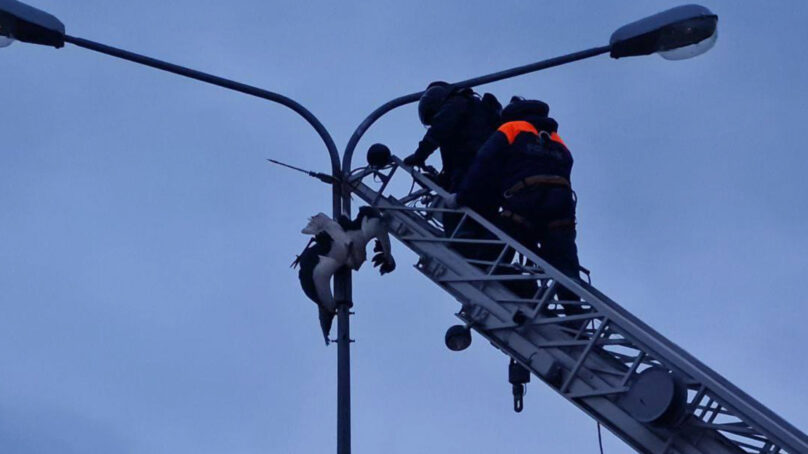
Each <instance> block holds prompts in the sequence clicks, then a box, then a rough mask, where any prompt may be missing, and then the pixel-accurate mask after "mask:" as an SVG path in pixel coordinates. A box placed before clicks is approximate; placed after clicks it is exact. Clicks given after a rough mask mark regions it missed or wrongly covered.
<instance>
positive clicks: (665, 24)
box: [609, 5, 718, 60]
mask: <svg viewBox="0 0 808 454" xmlns="http://www.w3.org/2000/svg"><path fill="white" fill-rule="evenodd" d="M717 26H718V16H716V15H715V14H713V13H712V12H711V11H710V10H709V9H707V8H705V7H703V6H700V5H684V6H677V7H676V8H671V9H669V10H667V11H663V12H661V13H659V14H654V15H653V16H649V17H646V18H645V19H640V20H638V21H636V22H632V23H630V24H628V25H624V26H622V27H620V28H619V29H617V31H615V32H614V33H613V34H612V37H611V39H610V40H609V44H610V46H611V53H610V55H611V56H612V58H622V57H633V56H637V55H649V54H653V53H659V54H660V55H661V56H662V57H663V58H666V59H668V60H683V59H685V58H691V57H695V56H697V55H701V54H703V53H705V52H707V51H708V50H710V48H712V47H713V45H714V44H715V41H716V40H717V39H718V28H717Z"/></svg>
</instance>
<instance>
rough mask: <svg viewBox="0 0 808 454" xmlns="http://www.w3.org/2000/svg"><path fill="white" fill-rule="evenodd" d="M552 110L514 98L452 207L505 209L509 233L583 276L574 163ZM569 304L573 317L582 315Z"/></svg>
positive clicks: (567, 295)
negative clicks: (579, 250)
mask: <svg viewBox="0 0 808 454" xmlns="http://www.w3.org/2000/svg"><path fill="white" fill-rule="evenodd" d="M549 111H550V108H549V106H548V105H547V104H545V103H544V102H542V101H538V100H525V99H523V98H519V97H514V98H512V99H511V102H510V104H508V105H507V106H506V107H505V108H504V109H503V110H502V122H503V124H502V126H500V127H499V129H497V131H496V132H495V133H494V134H493V135H492V136H491V138H490V139H488V141H487V142H486V143H485V145H483V147H482V148H481V149H480V151H479V153H478V154H477V158H476V159H475V161H474V163H473V164H472V166H471V168H470V169H469V172H468V174H467V175H466V177H465V178H464V180H463V182H462V183H461V184H460V187H459V190H458V192H457V193H456V194H455V195H453V196H452V197H451V199H453V200H451V201H450V205H451V204H459V205H465V206H469V207H471V208H473V209H475V210H478V209H484V210H490V209H491V207H492V206H499V207H501V208H502V210H501V212H500V213H499V215H500V218H501V225H502V227H503V228H504V230H505V231H506V232H507V233H509V234H510V235H512V236H513V237H514V238H515V239H517V240H519V241H520V242H522V243H523V244H524V245H525V246H527V247H529V248H530V249H532V250H533V251H534V252H536V253H537V254H538V255H539V256H540V257H542V258H543V259H545V260H546V261H547V262H548V263H550V264H551V265H552V266H554V267H555V268H557V269H558V270H559V271H561V272H562V273H564V274H566V275H567V276H570V277H573V278H577V277H578V273H579V270H580V265H579V262H578V249H577V246H576V244H575V236H576V231H575V205H576V199H575V193H574V192H573V191H572V186H571V184H570V173H571V171H572V164H573V159H572V154H571V153H570V152H569V150H568V149H567V147H566V145H565V144H564V141H563V140H561V137H559V135H558V132H557V130H558V123H556V121H555V120H553V119H552V118H550V117H548V114H549ZM558 297H559V299H561V300H577V297H576V296H575V295H574V294H572V293H571V292H569V291H568V290H566V289H562V290H559V292H558ZM567 306H568V307H565V312H566V313H567V314H571V313H576V312H579V311H578V310H576V309H577V307H573V306H572V305H567Z"/></svg>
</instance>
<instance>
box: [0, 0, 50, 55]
mask: <svg viewBox="0 0 808 454" xmlns="http://www.w3.org/2000/svg"><path fill="white" fill-rule="evenodd" d="M10 40H17V41H22V42H26V43H33V44H42V45H45V46H53V47H56V48H59V47H62V46H64V44H65V26H64V24H63V23H62V22H60V21H59V19H57V18H55V17H54V16H52V15H50V14H48V13H46V12H44V11H42V10H38V9H36V8H34V7H33V6H28V5H26V4H25V3H21V2H18V1H16V0H0V47H2V45H3V43H5V44H6V45H8V44H10V43H11V41H10Z"/></svg>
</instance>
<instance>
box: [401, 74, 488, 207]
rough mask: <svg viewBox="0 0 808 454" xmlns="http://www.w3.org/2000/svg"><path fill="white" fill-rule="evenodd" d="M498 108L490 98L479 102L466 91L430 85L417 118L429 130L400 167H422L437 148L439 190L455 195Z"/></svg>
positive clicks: (438, 84)
mask: <svg viewBox="0 0 808 454" xmlns="http://www.w3.org/2000/svg"><path fill="white" fill-rule="evenodd" d="M501 107H502V106H501V105H500V104H499V101H497V100H496V98H495V97H494V96H493V95H491V94H486V95H485V96H483V97H482V98H480V96H478V95H477V94H476V93H474V91H472V90H471V89H470V88H464V89H457V88H455V87H453V86H451V85H449V84H448V83H446V82H432V83H431V84H430V85H429V87H427V89H426V91H425V92H424V94H423V95H422V96H421V99H420V101H419V102H418V116H419V118H420V120H421V123H422V124H423V125H424V126H427V127H428V128H429V129H428V130H427V132H426V134H425V135H424V138H423V139H422V140H421V142H420V143H419V144H418V149H417V150H416V151H415V153H413V154H412V155H410V156H407V157H406V158H405V159H404V163H405V164H407V165H409V166H420V167H423V166H425V165H426V159H427V158H428V157H429V155H431V154H432V153H433V152H434V151H435V150H437V149H438V148H440V155H441V161H442V162H443V170H442V172H441V173H442V177H443V178H442V186H443V187H444V188H445V189H446V190H448V191H450V192H455V191H456V190H457V187H458V185H459V184H460V182H461V181H462V180H463V177H464V176H465V174H466V171H468V168H469V166H470V165H471V163H472V162H473V161H474V156H475V155H476V154H477V150H479V149H480V147H481V146H482V145H483V143H485V141H486V140H488V137H490V136H491V134H492V133H493V132H494V131H495V130H496V128H497V127H498V126H499V110H500V109H501Z"/></svg>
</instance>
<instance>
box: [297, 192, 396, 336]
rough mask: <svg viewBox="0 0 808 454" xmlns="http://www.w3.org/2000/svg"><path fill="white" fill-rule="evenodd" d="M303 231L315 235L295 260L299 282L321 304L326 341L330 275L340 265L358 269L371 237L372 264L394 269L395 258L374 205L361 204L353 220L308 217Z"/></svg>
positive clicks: (330, 311) (331, 298)
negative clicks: (373, 254) (372, 248)
mask: <svg viewBox="0 0 808 454" xmlns="http://www.w3.org/2000/svg"><path fill="white" fill-rule="evenodd" d="M302 233H304V234H308V235H314V240H313V242H314V245H312V246H309V247H307V248H306V249H305V250H304V251H303V253H302V254H300V256H299V257H298V259H297V260H296V261H295V264H298V263H299V264H300V273H299V278H300V283H301V286H302V287H303V291H304V292H305V293H306V296H308V297H309V298H310V299H311V300H312V301H314V302H315V303H316V304H317V305H318V306H319V308H320V325H321V327H322V329H323V336H324V337H325V342H326V344H328V332H329V331H330V329H331V322H332V321H333V317H334V314H335V312H336V306H337V304H336V302H335V301H334V296H333V294H332V292H331V278H332V277H333V276H334V274H336V272H337V271H339V270H340V269H341V268H342V267H345V266H347V267H349V268H351V269H353V270H357V271H358V270H359V269H360V268H361V267H362V264H363V263H365V261H367V253H366V250H365V249H366V247H367V244H368V243H369V242H370V240H372V239H374V238H375V239H376V240H377V247H376V248H374V251H375V252H378V254H377V255H375V256H374V257H373V262H374V266H380V272H381V273H382V274H385V273H388V272H390V271H392V270H393V269H395V260H394V259H393V256H392V254H391V251H390V237H389V235H388V233H387V227H386V226H385V223H384V219H382V217H381V214H380V213H379V212H378V211H377V210H376V209H374V208H371V207H362V208H360V209H359V214H358V216H357V217H356V219H354V220H350V219H348V218H345V217H341V218H340V220H339V221H335V220H333V219H331V218H330V217H329V216H327V215H326V214H324V213H318V214H317V215H315V216H312V217H311V218H310V219H309V223H308V225H306V227H305V228H304V229H303V230H302Z"/></svg>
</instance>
